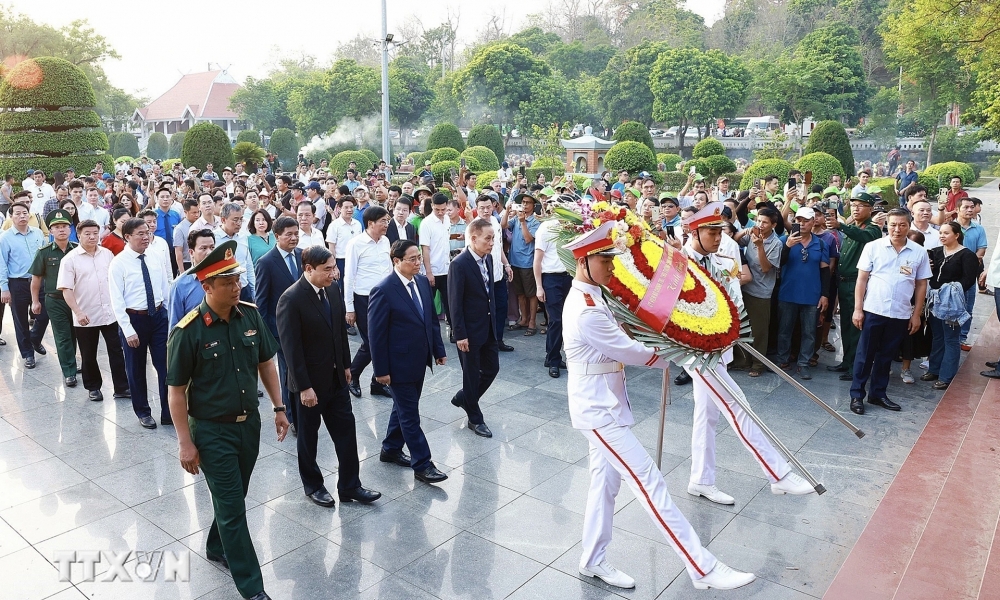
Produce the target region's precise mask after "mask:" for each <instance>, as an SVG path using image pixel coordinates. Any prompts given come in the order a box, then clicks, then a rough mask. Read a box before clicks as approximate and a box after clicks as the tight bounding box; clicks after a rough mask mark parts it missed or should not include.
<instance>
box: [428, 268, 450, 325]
mask: <svg viewBox="0 0 1000 600" xmlns="http://www.w3.org/2000/svg"><path fill="white" fill-rule="evenodd" d="M434 289H435V290H437V291H439V292H441V307H442V308H444V320H445V322H446V323H448V324H449V325H451V313H449V312H448V276H447V275H435V276H434ZM432 297H433V294H432Z"/></svg>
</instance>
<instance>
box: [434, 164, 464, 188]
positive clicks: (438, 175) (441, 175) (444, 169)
mask: <svg viewBox="0 0 1000 600" xmlns="http://www.w3.org/2000/svg"><path fill="white" fill-rule="evenodd" d="M458 167H459V165H458V161H457V160H442V161H441V162H436V163H434V164H432V165H431V173H434V181H435V182H437V184H438V185H441V184H442V183H444V182H445V181H451V173H450V170H451V169H455V173H456V178H457V177H458V175H457V174H458Z"/></svg>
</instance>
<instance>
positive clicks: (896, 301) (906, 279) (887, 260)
mask: <svg viewBox="0 0 1000 600" xmlns="http://www.w3.org/2000/svg"><path fill="white" fill-rule="evenodd" d="M858 270H859V271H867V272H868V273H869V275H868V286H867V288H866V289H865V299H864V303H863V307H864V310H865V311H866V312H870V313H872V314H877V315H881V316H883V317H888V318H890V319H909V318H910V317H911V316H912V315H913V305H912V304H911V302H910V300H911V298H913V291H914V289H915V288H916V284H917V281H918V280H920V279H930V278H931V263H930V258H929V256H928V254H927V250H926V249H924V248H923V247H922V246H920V245H919V244H917V243H916V242H914V241H912V240H909V239H907V240H906V245H905V246H903V248H902V249H901V250H899V251H898V252H897V251H896V248H895V247H893V245H892V240H890V239H889V237H888V236H886V237H882V238H879V239H877V240H873V241H871V242H868V243H867V244H865V247H864V248H863V249H862V250H861V257H860V258H858Z"/></svg>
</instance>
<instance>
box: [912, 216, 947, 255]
mask: <svg viewBox="0 0 1000 600" xmlns="http://www.w3.org/2000/svg"><path fill="white" fill-rule="evenodd" d="M913 229H914V230H915V231H919V232H920V233H922V234H924V250H927V251H930V250H933V249H935V248H940V247H941V238H940V237H938V236H939V234H940V233H941V232H940V231H938V230H937V229H936V228H935V227H934V226H933V225H931V224H930V223H928V224H927V230H926V231H924V230H923V229H920V228H919V227H917V224H916V223H914V224H913Z"/></svg>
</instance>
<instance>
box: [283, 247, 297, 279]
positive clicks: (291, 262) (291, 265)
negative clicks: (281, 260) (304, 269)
mask: <svg viewBox="0 0 1000 600" xmlns="http://www.w3.org/2000/svg"><path fill="white" fill-rule="evenodd" d="M285 262H286V263H287V264H288V272H289V273H291V274H292V279H298V278H299V269H298V268H297V267H296V266H295V251H294V250H293V251H292V252H289V253H288V254H287V255H285Z"/></svg>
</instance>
